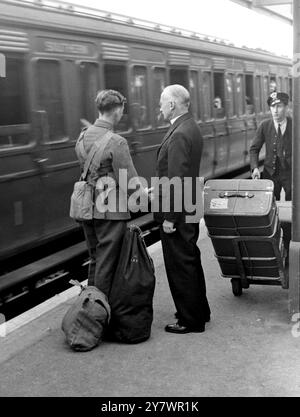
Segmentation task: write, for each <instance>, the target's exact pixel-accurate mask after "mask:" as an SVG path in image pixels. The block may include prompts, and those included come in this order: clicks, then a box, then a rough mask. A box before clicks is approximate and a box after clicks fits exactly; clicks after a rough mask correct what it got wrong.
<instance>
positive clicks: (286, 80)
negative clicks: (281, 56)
mask: <svg viewBox="0 0 300 417" xmlns="http://www.w3.org/2000/svg"><path fill="white" fill-rule="evenodd" d="M283 91H284V92H285V93H287V94H289V79H288V78H287V77H285V78H284V90H283Z"/></svg>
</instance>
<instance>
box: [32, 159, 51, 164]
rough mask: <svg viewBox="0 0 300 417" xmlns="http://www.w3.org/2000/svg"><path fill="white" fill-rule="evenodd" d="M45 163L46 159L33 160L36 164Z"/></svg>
mask: <svg viewBox="0 0 300 417" xmlns="http://www.w3.org/2000/svg"><path fill="white" fill-rule="evenodd" d="M47 161H48V158H37V159H35V160H34V162H36V163H37V164H44V163H45V162H47Z"/></svg>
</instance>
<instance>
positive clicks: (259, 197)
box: [204, 179, 282, 283]
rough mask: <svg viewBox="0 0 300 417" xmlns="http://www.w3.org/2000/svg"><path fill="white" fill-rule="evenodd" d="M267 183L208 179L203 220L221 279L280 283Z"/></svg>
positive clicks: (276, 237) (270, 186)
mask: <svg viewBox="0 0 300 417" xmlns="http://www.w3.org/2000/svg"><path fill="white" fill-rule="evenodd" d="M273 190H274V186H273V182H272V181H270V180H257V181H254V180H235V179H233V180H209V181H207V182H206V183H205V186H204V220H205V223H206V226H207V231H208V235H209V237H210V238H211V241H212V244H213V247H214V250H215V255H216V258H217V259H218V262H219V265H220V268H221V272H222V276H223V277H228V278H230V277H231V278H240V277H241V276H243V279H244V280H245V279H247V280H249V282H251V280H254V279H261V280H264V279H265V280H271V281H272V282H273V283H274V282H277V281H278V283H280V280H281V278H282V274H281V267H282V263H281V260H280V251H279V247H280V237H281V232H280V222H279V218H278V209H277V206H276V202H275V199H274V193H273Z"/></svg>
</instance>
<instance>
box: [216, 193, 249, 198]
mask: <svg viewBox="0 0 300 417" xmlns="http://www.w3.org/2000/svg"><path fill="white" fill-rule="evenodd" d="M219 197H220V198H232V197H239V198H253V197H254V194H252V193H248V191H246V192H245V194H240V193H232V194H230V193H229V192H228V191H225V192H222V193H219Z"/></svg>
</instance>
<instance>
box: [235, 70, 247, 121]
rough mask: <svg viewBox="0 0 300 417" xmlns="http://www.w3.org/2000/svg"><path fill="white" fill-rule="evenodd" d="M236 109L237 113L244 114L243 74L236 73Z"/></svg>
mask: <svg viewBox="0 0 300 417" xmlns="http://www.w3.org/2000/svg"><path fill="white" fill-rule="evenodd" d="M235 81H236V110H237V115H238V116H241V115H242V114H245V94H244V76H243V75H242V74H238V75H237V76H236V79H235Z"/></svg>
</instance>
